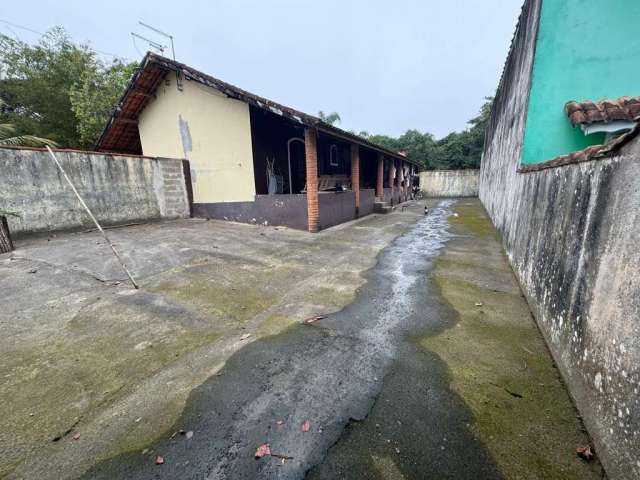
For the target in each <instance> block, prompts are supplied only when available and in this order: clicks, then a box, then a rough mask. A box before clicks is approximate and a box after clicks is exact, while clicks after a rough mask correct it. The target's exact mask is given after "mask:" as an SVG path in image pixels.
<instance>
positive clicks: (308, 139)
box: [304, 128, 318, 232]
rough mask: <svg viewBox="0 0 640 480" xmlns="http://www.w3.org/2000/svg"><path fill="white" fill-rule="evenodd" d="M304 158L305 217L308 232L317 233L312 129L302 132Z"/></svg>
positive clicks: (315, 175)
mask: <svg viewBox="0 0 640 480" xmlns="http://www.w3.org/2000/svg"><path fill="white" fill-rule="evenodd" d="M304 156H305V161H306V169H307V216H308V218H309V231H310V232H317V231H318V149H317V144H316V131H315V129H313V128H305V130H304Z"/></svg>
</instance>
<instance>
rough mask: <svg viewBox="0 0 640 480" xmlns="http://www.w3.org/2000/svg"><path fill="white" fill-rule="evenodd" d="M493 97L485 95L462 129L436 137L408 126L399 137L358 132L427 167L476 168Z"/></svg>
mask: <svg viewBox="0 0 640 480" xmlns="http://www.w3.org/2000/svg"><path fill="white" fill-rule="evenodd" d="M492 102H493V97H486V98H485V103H484V105H482V107H481V109H480V112H479V114H478V116H476V117H474V118H472V119H471V120H469V122H468V125H469V127H468V128H467V129H466V130H464V131H462V132H452V133H450V134H449V135H447V136H446V137H444V138H441V139H439V140H436V139H435V138H434V136H433V135H432V134H430V133H422V132H420V131H418V130H407V131H406V132H405V133H403V134H402V135H401V136H400V137H398V138H393V137H389V136H387V135H370V134H369V133H367V132H360V134H359V135H360V136H361V137H364V138H366V139H368V140H369V141H371V142H373V143H377V144H378V145H381V146H383V147H387V148H389V149H391V150H396V151H405V152H407V155H408V157H409V158H411V159H412V160H415V161H416V162H419V163H421V164H422V165H423V166H424V168H426V169H429V170H436V169H437V170H444V169H465V168H478V167H479V166H480V157H481V156H482V150H483V148H484V131H485V129H486V127H487V124H488V123H489V117H490V116H491V104H492Z"/></svg>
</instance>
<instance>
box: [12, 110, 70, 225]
mask: <svg viewBox="0 0 640 480" xmlns="http://www.w3.org/2000/svg"><path fill="white" fill-rule="evenodd" d="M5 105H6V102H5V101H4V100H2V99H1V98H0V110H1V109H2V108H3V107H4V106H5ZM0 145H21V146H25V147H44V146H45V145H49V146H50V147H57V146H58V144H57V143H56V142H54V141H53V140H49V139H48V138H40V137H36V136H34V135H16V126H15V125H13V124H12V123H0ZM0 215H4V214H3V213H2V210H0Z"/></svg>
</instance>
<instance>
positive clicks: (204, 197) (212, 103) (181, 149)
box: [139, 74, 256, 203]
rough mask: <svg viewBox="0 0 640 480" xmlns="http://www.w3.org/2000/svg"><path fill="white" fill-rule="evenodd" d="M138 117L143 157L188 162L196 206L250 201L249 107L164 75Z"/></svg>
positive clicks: (251, 183)
mask: <svg viewBox="0 0 640 480" xmlns="http://www.w3.org/2000/svg"><path fill="white" fill-rule="evenodd" d="M167 81H168V84H166V83H165V82H162V83H161V84H160V86H159V87H158V89H157V91H156V97H157V98H156V99H154V100H152V101H151V102H150V103H149V105H147V107H145V109H144V110H143V112H142V113H141V115H140V117H139V129H140V140H141V142H142V151H143V153H144V155H149V156H152V157H172V158H186V159H188V160H189V161H190V164H191V178H192V182H193V199H194V202H195V203H213V202H240V201H253V200H254V196H255V193H256V192H255V182H254V176H253V153H252V149H251V124H250V120H249V106H248V105H247V104H246V103H243V102H240V101H238V100H234V99H230V98H227V97H226V96H225V95H223V94H222V93H220V92H218V91H217V90H214V89H213V88H210V87H206V86H204V85H201V84H199V83H197V82H195V81H183V90H182V91H179V90H178V89H177V88H176V85H175V82H176V78H175V75H173V74H169V75H167Z"/></svg>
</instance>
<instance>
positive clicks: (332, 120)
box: [318, 110, 342, 125]
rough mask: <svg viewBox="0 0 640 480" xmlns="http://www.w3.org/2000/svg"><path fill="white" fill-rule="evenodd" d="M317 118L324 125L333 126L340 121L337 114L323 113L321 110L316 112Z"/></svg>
mask: <svg viewBox="0 0 640 480" xmlns="http://www.w3.org/2000/svg"><path fill="white" fill-rule="evenodd" d="M318 117H320V120H322V121H323V122H324V123H328V124H329V125H335V124H336V123H340V122H341V121H342V119H341V118H340V115H339V114H338V112H331V113H324V112H323V111H322V110H320V111H319V112H318Z"/></svg>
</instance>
